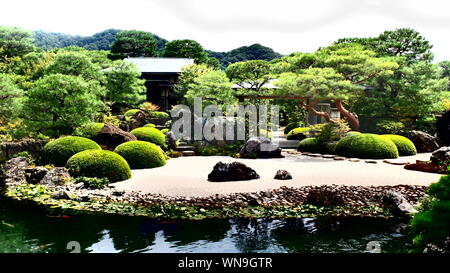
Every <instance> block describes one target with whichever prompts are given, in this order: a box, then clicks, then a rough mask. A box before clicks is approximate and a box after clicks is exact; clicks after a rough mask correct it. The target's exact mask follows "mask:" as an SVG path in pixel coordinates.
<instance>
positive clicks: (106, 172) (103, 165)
mask: <svg viewBox="0 0 450 273" xmlns="http://www.w3.org/2000/svg"><path fill="white" fill-rule="evenodd" d="M66 168H67V169H68V170H69V173H70V174H71V175H72V176H74V177H80V176H85V177H97V178H103V177H106V178H108V180H109V182H110V183H112V182H117V181H122V180H126V179H129V178H131V170H130V166H129V165H128V163H127V161H126V160H125V159H124V158H123V157H121V156H120V155H118V154H117V153H114V152H111V151H105V150H87V151H83V152H79V153H77V154H75V155H73V156H72V157H71V158H70V159H69V160H68V161H67V164H66Z"/></svg>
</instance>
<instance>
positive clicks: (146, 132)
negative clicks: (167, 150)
mask: <svg viewBox="0 0 450 273" xmlns="http://www.w3.org/2000/svg"><path fill="white" fill-rule="evenodd" d="M130 133H131V134H133V135H134V136H136V138H137V139H138V140H142V141H148V142H151V143H154V144H156V145H159V146H161V147H163V146H165V143H166V136H165V135H164V134H163V133H162V132H161V131H160V130H158V129H156V128H150V127H141V128H136V129H134V130H133V131H131V132H130Z"/></svg>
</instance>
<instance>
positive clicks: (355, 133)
mask: <svg viewBox="0 0 450 273" xmlns="http://www.w3.org/2000/svg"><path fill="white" fill-rule="evenodd" d="M360 134H361V132H358V131H350V132H348V133H347V136H351V135H360Z"/></svg>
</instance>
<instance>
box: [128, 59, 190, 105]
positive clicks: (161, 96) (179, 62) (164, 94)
mask: <svg viewBox="0 0 450 273" xmlns="http://www.w3.org/2000/svg"><path fill="white" fill-rule="evenodd" d="M124 61H127V62H131V63H134V64H135V65H136V66H137V67H138V69H139V70H140V71H141V73H142V75H141V77H142V79H144V80H145V86H146V88H147V101H149V102H152V103H154V104H156V105H158V106H159V107H160V110H162V111H165V110H170V108H171V106H172V105H176V104H177V103H178V101H177V100H176V98H175V97H174V96H173V95H172V94H173V93H172V90H173V87H174V85H175V84H176V83H177V82H178V77H179V75H180V73H181V69H182V68H183V67H184V66H187V65H191V64H193V63H194V60H193V59H187V58H148V57H140V58H127V59H125V60H124Z"/></svg>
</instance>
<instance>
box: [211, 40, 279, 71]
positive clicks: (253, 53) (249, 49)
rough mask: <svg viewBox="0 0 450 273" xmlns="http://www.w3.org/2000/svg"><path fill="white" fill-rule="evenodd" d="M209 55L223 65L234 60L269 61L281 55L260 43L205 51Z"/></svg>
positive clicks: (225, 65)
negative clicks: (231, 48) (226, 49)
mask: <svg viewBox="0 0 450 273" xmlns="http://www.w3.org/2000/svg"><path fill="white" fill-rule="evenodd" d="M207 52H208V55H209V56H210V57H214V58H217V59H219V60H220V62H221V63H222V65H223V66H224V67H227V66H228V65H229V64H232V63H235V62H242V61H248V60H266V61H271V60H273V59H277V58H280V57H282V56H283V55H281V54H280V53H277V52H275V51H274V50H273V49H271V48H270V47H266V46H262V45H260V44H253V45H251V46H241V47H238V48H236V49H233V50H231V51H228V52H214V51H207Z"/></svg>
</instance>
